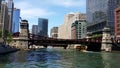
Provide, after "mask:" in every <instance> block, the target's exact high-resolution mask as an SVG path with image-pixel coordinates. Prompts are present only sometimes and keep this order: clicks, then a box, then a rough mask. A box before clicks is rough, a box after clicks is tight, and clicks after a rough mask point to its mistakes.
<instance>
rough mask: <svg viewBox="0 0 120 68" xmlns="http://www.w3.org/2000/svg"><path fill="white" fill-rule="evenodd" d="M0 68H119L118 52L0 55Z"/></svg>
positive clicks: (49, 51)
mask: <svg viewBox="0 0 120 68" xmlns="http://www.w3.org/2000/svg"><path fill="white" fill-rule="evenodd" d="M0 68H120V52H80V51H76V50H65V49H58V48H57V49H53V48H47V49H38V50H35V51H32V50H31V51H18V52H15V53H11V54H8V55H0Z"/></svg>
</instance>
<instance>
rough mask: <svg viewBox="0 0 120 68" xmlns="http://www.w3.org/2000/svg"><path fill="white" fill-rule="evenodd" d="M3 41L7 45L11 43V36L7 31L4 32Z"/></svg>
mask: <svg viewBox="0 0 120 68" xmlns="http://www.w3.org/2000/svg"><path fill="white" fill-rule="evenodd" d="M5 40H6V42H7V43H8V44H9V43H10V42H12V40H13V39H12V34H11V33H10V32H9V31H7V30H5Z"/></svg>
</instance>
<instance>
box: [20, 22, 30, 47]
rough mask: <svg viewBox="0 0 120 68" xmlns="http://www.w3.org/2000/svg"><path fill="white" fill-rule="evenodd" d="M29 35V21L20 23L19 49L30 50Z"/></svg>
mask: <svg viewBox="0 0 120 68" xmlns="http://www.w3.org/2000/svg"><path fill="white" fill-rule="evenodd" d="M28 34H29V24H28V21H27V20H22V21H21V23H20V36H19V39H20V40H19V48H20V49H28V39H29V38H28Z"/></svg>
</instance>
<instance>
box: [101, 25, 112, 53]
mask: <svg viewBox="0 0 120 68" xmlns="http://www.w3.org/2000/svg"><path fill="white" fill-rule="evenodd" d="M102 36H103V37H102V43H101V50H102V51H109V52H110V51H111V50H112V40H111V34H110V28H108V27H105V28H104V29H103V35H102Z"/></svg>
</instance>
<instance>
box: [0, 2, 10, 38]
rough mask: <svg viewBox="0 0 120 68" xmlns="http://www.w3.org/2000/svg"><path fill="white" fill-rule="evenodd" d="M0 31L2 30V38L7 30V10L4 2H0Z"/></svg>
mask: <svg viewBox="0 0 120 68" xmlns="http://www.w3.org/2000/svg"><path fill="white" fill-rule="evenodd" d="M0 29H1V30H2V37H5V36H4V33H5V31H9V29H8V8H7V3H6V2H5V1H2V2H1V12H0Z"/></svg>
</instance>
